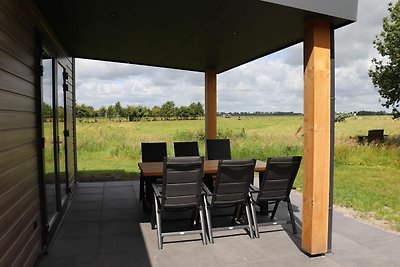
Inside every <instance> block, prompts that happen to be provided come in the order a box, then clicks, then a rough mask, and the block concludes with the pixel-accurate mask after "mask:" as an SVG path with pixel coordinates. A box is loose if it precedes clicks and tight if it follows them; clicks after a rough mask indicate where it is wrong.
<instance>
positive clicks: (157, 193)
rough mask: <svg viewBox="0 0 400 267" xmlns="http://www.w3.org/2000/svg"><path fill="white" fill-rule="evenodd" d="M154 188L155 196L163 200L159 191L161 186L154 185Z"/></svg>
mask: <svg viewBox="0 0 400 267" xmlns="http://www.w3.org/2000/svg"><path fill="white" fill-rule="evenodd" d="M152 186H153V190H154V194H155V195H156V197H157V198H161V192H160V189H159V185H158V184H152Z"/></svg>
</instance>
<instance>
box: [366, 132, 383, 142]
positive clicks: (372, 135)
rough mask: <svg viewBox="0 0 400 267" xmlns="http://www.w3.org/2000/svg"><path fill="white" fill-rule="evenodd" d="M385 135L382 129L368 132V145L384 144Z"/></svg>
mask: <svg viewBox="0 0 400 267" xmlns="http://www.w3.org/2000/svg"><path fill="white" fill-rule="evenodd" d="M383 133H384V130H382V129H378V130H369V131H368V136H367V140H368V143H371V142H380V143H382V142H383V141H384V135H383Z"/></svg>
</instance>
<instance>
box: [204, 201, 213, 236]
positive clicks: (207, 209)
mask: <svg viewBox="0 0 400 267" xmlns="http://www.w3.org/2000/svg"><path fill="white" fill-rule="evenodd" d="M204 211H205V213H206V219H207V228H208V238H209V240H210V243H214V237H213V233H212V225H211V214H210V209H209V207H208V205H207V199H206V196H204Z"/></svg>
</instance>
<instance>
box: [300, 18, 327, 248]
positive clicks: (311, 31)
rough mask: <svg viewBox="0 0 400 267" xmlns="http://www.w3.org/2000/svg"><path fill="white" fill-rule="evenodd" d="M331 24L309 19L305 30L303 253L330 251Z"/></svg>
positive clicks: (325, 21)
mask: <svg viewBox="0 0 400 267" xmlns="http://www.w3.org/2000/svg"><path fill="white" fill-rule="evenodd" d="M330 75H334V73H332V74H331V69H330V22H329V21H327V20H322V19H310V20H307V21H306V22H305V28H304V188H303V220H302V243H301V246H302V248H303V250H304V251H305V252H306V253H308V254H310V255H318V254H323V253H326V252H327V243H328V203H329V170H330V169H329V165H330V86H331V77H330Z"/></svg>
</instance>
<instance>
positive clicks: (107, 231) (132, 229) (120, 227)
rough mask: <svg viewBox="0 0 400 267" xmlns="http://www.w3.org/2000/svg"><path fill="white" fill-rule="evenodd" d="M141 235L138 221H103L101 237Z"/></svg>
mask: <svg viewBox="0 0 400 267" xmlns="http://www.w3.org/2000/svg"><path fill="white" fill-rule="evenodd" d="M138 234H141V232H140V227H139V225H138V223H137V222H136V221H132V220H118V221H102V222H101V225H100V235H127V236H133V238H136V236H135V235H138Z"/></svg>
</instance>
